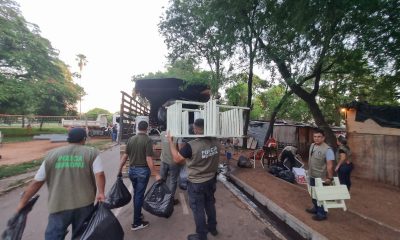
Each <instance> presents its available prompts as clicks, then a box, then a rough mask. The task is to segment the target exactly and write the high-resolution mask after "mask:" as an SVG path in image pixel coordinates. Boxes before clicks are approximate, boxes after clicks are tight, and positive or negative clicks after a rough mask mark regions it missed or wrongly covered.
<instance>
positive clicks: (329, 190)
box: [306, 177, 350, 212]
mask: <svg viewBox="0 0 400 240" xmlns="http://www.w3.org/2000/svg"><path fill="white" fill-rule="evenodd" d="M306 179H307V188H308V192H309V193H310V196H311V197H312V198H314V199H316V200H317V205H318V206H323V207H324V210H325V211H327V212H328V209H329V208H342V209H343V210H344V211H346V210H347V208H346V203H345V202H344V200H345V199H350V193H349V191H348V189H347V187H346V185H341V184H340V182H339V178H337V177H334V178H333V179H334V180H333V182H332V185H330V186H324V185H323V181H322V179H321V178H315V187H313V186H310V184H309V178H308V177H307V178H306Z"/></svg>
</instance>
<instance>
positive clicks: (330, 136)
mask: <svg viewBox="0 0 400 240" xmlns="http://www.w3.org/2000/svg"><path fill="white" fill-rule="evenodd" d="M302 99H303V100H304V101H305V102H306V103H307V105H308V108H309V109H310V111H311V114H312V115H313V118H314V120H315V124H316V125H317V126H318V127H319V128H321V129H322V130H324V132H325V138H326V142H327V143H328V145H329V146H331V147H333V148H334V149H336V147H337V143H336V136H335V134H334V133H333V131H332V129H331V128H330V127H329V125H328V123H327V122H326V121H325V117H324V115H323V114H322V112H321V109H320V108H319V106H318V103H317V101H316V100H315V98H314V97H308V98H302Z"/></svg>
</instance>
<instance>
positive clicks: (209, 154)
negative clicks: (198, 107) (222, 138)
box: [167, 118, 221, 240]
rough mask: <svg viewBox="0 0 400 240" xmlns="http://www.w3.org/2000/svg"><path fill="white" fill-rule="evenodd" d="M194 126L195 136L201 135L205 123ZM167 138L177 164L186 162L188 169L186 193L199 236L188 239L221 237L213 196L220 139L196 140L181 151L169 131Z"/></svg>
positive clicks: (196, 121)
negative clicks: (208, 235)
mask: <svg viewBox="0 0 400 240" xmlns="http://www.w3.org/2000/svg"><path fill="white" fill-rule="evenodd" d="M193 127H194V129H193V130H194V133H195V134H196V135H202V134H203V132H204V120H203V119H201V118H199V119H196V120H195V121H194V124H193ZM167 137H168V141H169V146H170V149H171V153H172V156H173V159H174V161H175V162H176V163H178V164H180V163H184V162H186V166H187V169H188V187H187V190H188V195H189V203H190V208H191V209H192V212H193V217H194V222H195V224H196V233H195V234H190V235H189V236H188V237H187V239H188V240H207V233H208V232H210V233H211V234H212V235H213V236H216V235H217V234H218V231H217V213H216V210H215V197H214V193H215V191H216V182H217V180H216V174H217V170H218V164H219V153H220V150H221V146H220V143H219V141H218V139H217V138H211V137H202V138H196V139H194V140H192V141H190V142H188V143H187V144H185V145H184V146H183V147H182V148H181V149H180V150H179V152H178V150H177V149H176V148H175V146H174V143H173V141H172V136H171V135H170V134H169V132H168V135H167ZM206 216H207V219H206Z"/></svg>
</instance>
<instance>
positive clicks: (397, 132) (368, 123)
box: [346, 109, 400, 136]
mask: <svg viewBox="0 0 400 240" xmlns="http://www.w3.org/2000/svg"><path fill="white" fill-rule="evenodd" d="M346 115H347V117H346V125H347V132H356V133H368V134H381V135H394V136H400V129H399V128H387V127H381V126H379V125H378V124H377V123H376V122H375V121H374V120H372V119H367V120H365V121H364V122H356V121H355V118H356V110H355V109H349V110H348V111H346Z"/></svg>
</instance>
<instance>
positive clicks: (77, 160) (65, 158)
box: [55, 155, 85, 169]
mask: <svg viewBox="0 0 400 240" xmlns="http://www.w3.org/2000/svg"><path fill="white" fill-rule="evenodd" d="M84 166H85V163H84V162H83V156H82V155H78V156H75V155H61V156H59V157H58V158H57V161H56V165H55V168H56V169H62V168H83V167H84Z"/></svg>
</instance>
